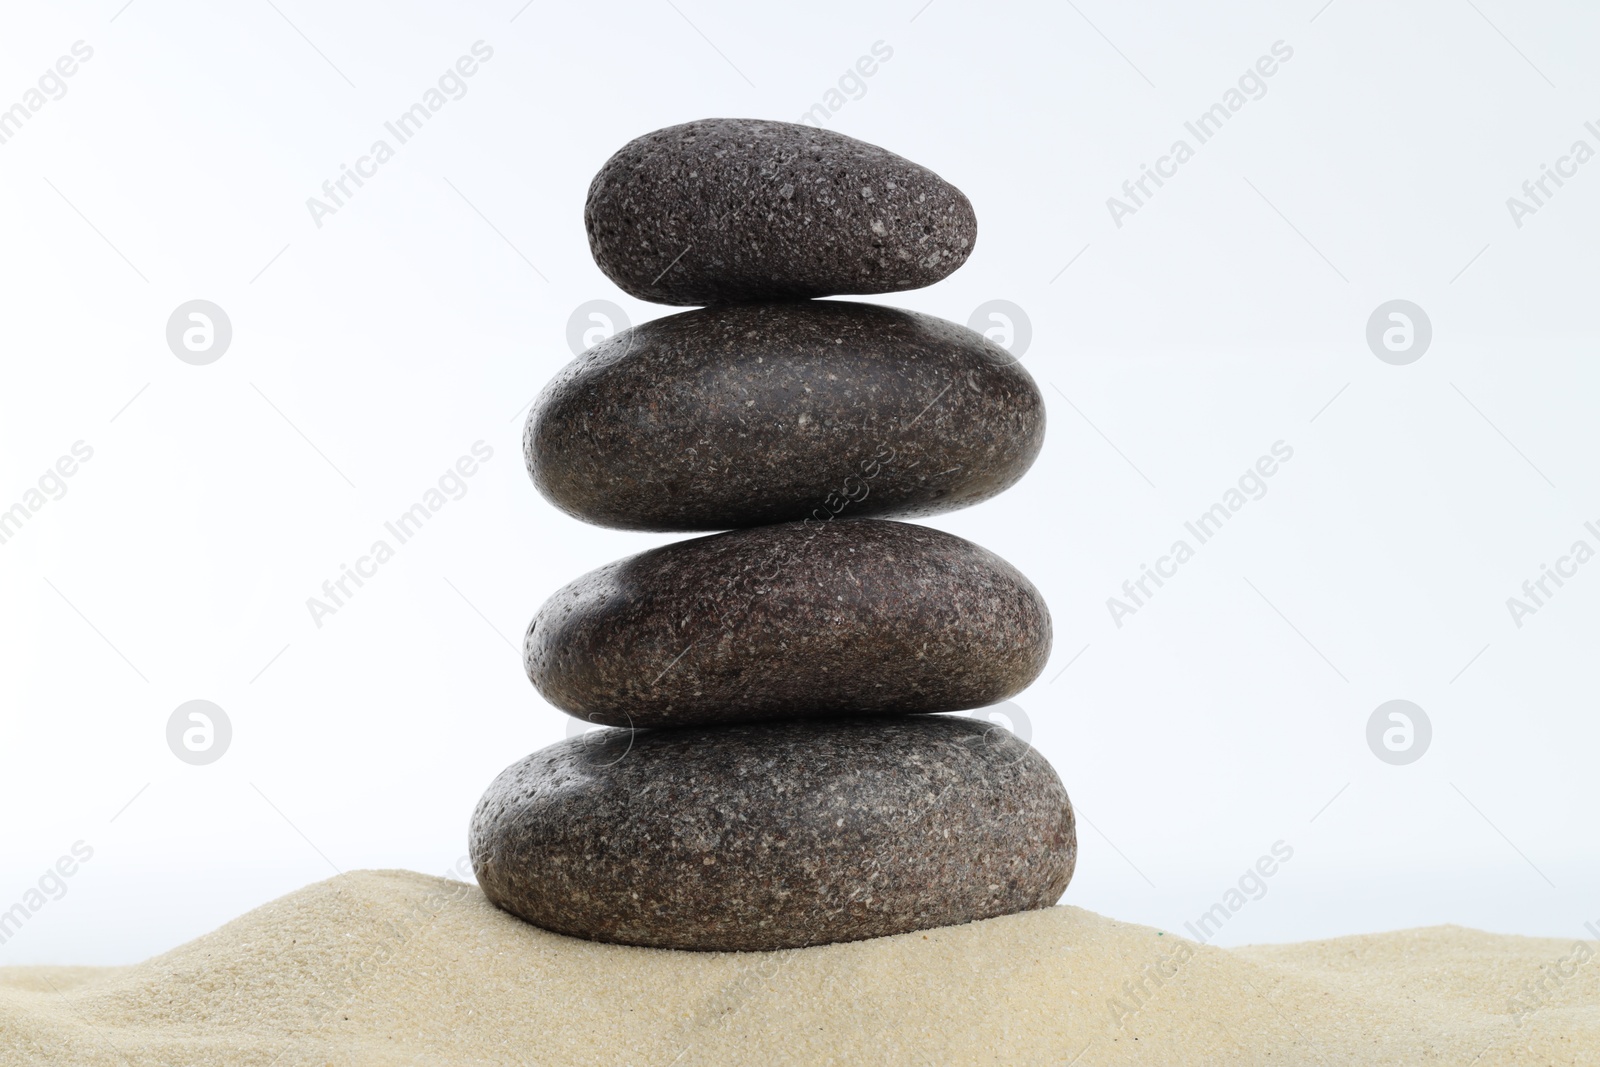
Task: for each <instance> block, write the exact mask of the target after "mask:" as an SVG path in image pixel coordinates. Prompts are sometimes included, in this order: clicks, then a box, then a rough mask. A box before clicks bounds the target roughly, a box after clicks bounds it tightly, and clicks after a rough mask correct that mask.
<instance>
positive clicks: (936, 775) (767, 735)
mask: <svg viewBox="0 0 1600 1067" xmlns="http://www.w3.org/2000/svg"><path fill="white" fill-rule="evenodd" d="M470 851H471V855H472V864H473V869H474V871H475V872H476V874H477V878H478V884H479V885H480V886H482V887H483V891H484V893H485V894H487V896H488V898H489V899H490V900H491V901H492V902H494V903H495V904H496V905H498V906H499V907H501V908H503V909H505V910H506V911H509V912H511V913H512V914H514V915H517V916H520V917H521V918H523V919H526V920H527V921H528V922H531V923H534V924H536V925H538V926H542V927H544V928H545V929H547V930H553V931H556V932H557V933H562V934H569V935H571V936H574V937H582V938H588V939H590V940H595V941H609V942H615V943H620V944H627V945H645V946H651V947H657V948H676V949H712V950H738V951H757V950H771V949H780V948H794V947H800V946H805V945H817V944H823V943H826V942H835V941H856V940H860V939H862V938H868V937H881V936H884V935H887V934H899V933H906V932H909V931H912V930H922V929H927V928H929V927H935V926H951V925H955V924H957V923H965V922H971V921H973V920H976V919H987V918H992V917H994V916H998V915H1008V914H1012V913H1015V912H1020V911H1028V910H1032V909H1035V908H1045V907H1049V906H1051V905H1052V904H1054V903H1055V902H1056V901H1057V900H1058V899H1059V898H1060V896H1061V894H1062V892H1063V891H1064V890H1065V889H1066V887H1067V883H1068V882H1069V881H1070V880H1071V878H1072V871H1073V866H1074V862H1075V860H1076V856H1077V840H1076V836H1075V828H1074V820H1073V813H1072V806H1071V804H1070V802H1069V801H1068V799H1067V794H1066V790H1065V789H1063V788H1062V785H1061V781H1060V779H1058V778H1057V777H1056V774H1055V772H1054V771H1053V770H1052V769H1051V767H1050V764H1049V763H1048V762H1047V761H1046V760H1045V759H1044V757H1042V756H1040V755H1039V754H1038V752H1036V751H1035V750H1033V749H1032V748H1029V747H1028V746H1027V745H1026V744H1024V743H1023V742H1021V741H1019V740H1017V739H1016V738H1014V737H1013V736H1012V735H1011V734H1010V733H1009V732H1007V731H1005V730H1004V729H1001V728H999V727H995V726H990V725H988V724H985V723H981V722H977V721H975V720H972V719H966V718H956V717H947V716H921V715H919V716H910V717H904V718H893V719H846V720H835V721H832V722H828V723H797V722H786V723H776V724H767V725H752V726H729V727H718V728H712V729H682V730H638V731H634V730H604V731H596V732H595V733H592V734H588V735H585V736H584V737H577V738H572V739H570V740H567V741H563V742H560V743H558V744H555V745H552V746H550V747H549V748H546V749H544V750H542V751H540V752H536V753H534V754H533V755H531V756H528V757H527V758H525V759H523V760H522V761H520V762H518V763H516V764H514V765H512V766H511V767H509V768H507V769H506V770H505V771H504V772H503V773H502V774H501V775H500V776H499V778H497V779H496V780H495V782H494V784H493V785H491V786H490V787H489V790H488V792H487V793H485V794H484V796H483V799H482V800H481V801H480V802H479V804H478V808H477V811H476V812H475V814H474V815H473V819H472V829H471V847H470Z"/></svg>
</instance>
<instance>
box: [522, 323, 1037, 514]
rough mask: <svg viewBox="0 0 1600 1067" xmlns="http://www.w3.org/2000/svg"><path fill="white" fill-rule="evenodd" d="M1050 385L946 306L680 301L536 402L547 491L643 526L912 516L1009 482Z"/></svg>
mask: <svg viewBox="0 0 1600 1067" xmlns="http://www.w3.org/2000/svg"><path fill="white" fill-rule="evenodd" d="M1044 430H1045V413H1044V400H1043V398H1042V397H1041V396H1040V394H1039V388H1038V386H1037V385H1035V384H1034V381H1033V378H1032V376H1031V375H1029V374H1028V372H1027V371H1026V370H1024V369H1023V368H1022V367H1021V366H1020V365H1019V364H1018V363H1017V362H1016V360H1014V359H1013V358H1012V357H1011V356H1010V355H1009V354H1008V353H1007V352H1006V350H1005V349H1003V348H1001V347H1000V346H999V345H997V344H995V343H994V342H993V341H990V340H988V339H987V338H985V337H983V336H982V335H980V334H978V333H976V332H974V331H972V330H969V329H967V328H966V327H965V326H960V325H957V324H956V323H953V322H947V321H945V320H944V319H939V318H935V317H933V316H931V315H922V314H918V313H916V312H911V311H901V310H899V309H896V308H887V307H878V306H875V305H872V304H859V303H849V302H845V301H832V300H825V301H803V302H795V303H779V304H756V305H739V306H730V307H720V308H705V309H701V310H697V311H687V312H682V313H680V314H677V315H671V316H668V317H666V318H662V319H656V320H654V321H652V322H647V323H644V324H642V325H640V326H637V327H634V328H633V329H631V330H627V331H624V332H623V333H620V334H618V335H616V336H614V337H611V338H609V339H607V340H605V341H602V342H600V343H599V344H597V345H596V346H595V347H593V348H592V349H590V350H589V351H588V352H586V353H584V354H583V355H581V356H579V357H578V358H577V359H576V360H574V361H573V362H572V363H571V364H569V365H568V366H567V367H566V368H565V369H564V370H563V371H562V372H561V373H560V374H558V375H557V376H556V377H555V379H553V380H552V381H551V382H550V383H549V385H547V386H546V387H545V390H544V392H543V393H542V394H541V395H540V397H539V399H538V400H537V401H536V402H535V404H534V406H533V408H532V411H531V412H530V414H529V417H528V422H527V430H526V433H525V434H524V435H523V450H524V456H525V458H526V460H527V464H528V470H529V473H530V474H531V475H532V477H533V480H534V484H535V485H537V486H538V488H539V491H540V492H541V493H543V494H544V496H545V497H546V498H547V499H548V500H550V502H551V503H553V504H555V505H556V506H557V507H559V508H561V509H562V510H563V511H566V512H568V513H569V514H571V515H573V516H575V517H577V518H579V519H583V520H585V521H587V522H592V523H597V524H599V525H602V526H612V527H620V528H624V529H638V530H726V529H729V528H731V527H740V526H760V525H766V524H769V523H775V522H785V521H789V520H798V519H804V518H807V517H812V518H824V517H827V516H829V515H832V514H835V513H843V514H847V515H849V516H852V517H855V516H880V517H900V518H914V517H918V516H923V515H932V514H935V513H938V512H944V511H950V510H953V509H956V508H963V507H966V506H968V505H970V504H975V503H977V502H979V501H982V500H986V499H988V498H989V497H992V496H994V495H995V494H997V493H1000V492H1002V491H1004V490H1005V489H1007V488H1009V487H1010V486H1012V485H1013V484H1015V483H1016V481H1017V480H1018V479H1019V478H1021V477H1022V475H1023V474H1024V473H1026V472H1027V470H1028V468H1029V467H1030V466H1031V465H1032V464H1033V461H1034V459H1035V458H1036V457H1037V456H1038V454H1039V450H1040V448H1041V447H1042V446H1043V444H1044Z"/></svg>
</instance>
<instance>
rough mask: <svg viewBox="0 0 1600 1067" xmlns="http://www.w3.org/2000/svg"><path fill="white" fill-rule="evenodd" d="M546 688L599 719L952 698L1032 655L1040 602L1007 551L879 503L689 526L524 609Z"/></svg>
mask: <svg viewBox="0 0 1600 1067" xmlns="http://www.w3.org/2000/svg"><path fill="white" fill-rule="evenodd" d="M524 653H525V660H526V664H527V668H528V677H529V678H531V679H532V680H533V683H534V684H535V685H536V686H537V687H538V689H539V692H540V693H542V694H543V695H544V697H545V699H546V700H548V701H550V703H552V704H554V705H555V706H556V707H558V708H561V709H562V710H563V711H566V712H567V713H569V714H571V715H574V716H577V717H579V718H582V719H586V720H588V721H589V722H594V723H600V724H602V725H607V726H641V727H643V726H684V725H694V724H706V723H718V722H739V721H755V720H762V719H774V718H818V717H823V716H830V715H841V714H852V713H866V714H880V713H907V712H922V711H960V710H963V709H966V708H976V707H984V706H986V705H989V704H995V703H999V702H1000V701H1002V700H1004V699H1006V698H1007V697H1009V696H1012V695H1014V694H1016V693H1018V692H1020V691H1021V690H1022V689H1024V688H1025V687H1026V686H1027V685H1028V683H1030V682H1032V681H1033V680H1034V678H1036V677H1038V675H1039V672H1040V671H1041V670H1043V669H1044V664H1045V660H1046V659H1047V658H1048V657H1049V654H1050V614H1049V611H1048V610H1047V609H1046V608H1045V604H1044V598H1043V597H1041V596H1040V595H1039V591H1038V590H1037V589H1035V588H1034V587H1033V584H1032V583H1031V582H1029V581H1028V579H1026V578H1024V577H1023V576H1022V574H1021V573H1019V572H1018V571H1017V570H1016V568H1014V567H1012V566H1011V564H1009V563H1007V562H1006V561H1005V560H1003V559H1001V558H1000V557H999V556H996V555H995V554H994V553H992V552H990V551H988V550H987V549H984V548H981V547H979V546H978V545H975V544H973V543H972V542H970V541H966V540H963V539H962V538H959V537H956V536H955V535H953V534H948V533H944V532H942V531H940V530H931V529H928V528H927V527H924V526H913V525H911V524H909V523H901V522H885V521H883V520H880V519H835V520H833V521H831V522H798V523H784V524H781V525H777V526H760V527H756V528H754V529H750V530H734V531H731V532H728V533H722V534H714V535H712V536H710V537H699V538H695V539H693V540H689V541H679V542H677V543H676V544H671V545H666V546H664V547H661V548H656V549H652V550H651V551H648V552H642V553H640V554H639V555H636V556H630V557H628V558H627V559H623V560H618V561H617V562H615V563H611V564H608V565H607V566H604V567H601V568H599V569H598V570H594V571H591V572H589V573H588V574H586V575H584V576H583V577H581V578H579V579H578V580H577V581H575V582H573V583H572V584H570V585H568V586H566V587H565V588H563V589H561V590H558V591H557V592H556V593H555V595H554V596H552V597H551V598H550V599H549V600H548V601H546V602H545V605H544V607H542V608H540V609H539V613H538V614H537V615H536V616H534V619H533V623H532V625H530V626H529V627H528V633H527V639H526V641H525V643H524Z"/></svg>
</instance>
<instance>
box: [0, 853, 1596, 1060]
mask: <svg viewBox="0 0 1600 1067" xmlns="http://www.w3.org/2000/svg"><path fill="white" fill-rule="evenodd" d="M1579 944H1581V943H1577V942H1567V941H1560V940H1545V939H1536V938H1522V937H1508V936H1500V935H1491V934H1484V933H1478V932H1476V931H1471V930H1464V929H1460V928H1455V927H1436V928H1429V929H1424V930H1411V931H1402V932H1399V933H1392V934H1379V935H1371V936H1364V937H1349V938H1339V939H1336V940H1332V941H1322V942H1309V943H1306V944H1300V945H1278V946H1258V947H1251V948H1244V949H1236V950H1222V949H1217V948H1212V947H1208V946H1204V945H1197V944H1195V943H1194V942H1191V941H1186V940H1184V939H1181V938H1178V937H1176V936H1174V935H1172V934H1170V933H1164V932H1161V931H1157V930H1153V929H1151V928H1149V927H1143V926H1136V925H1132V924H1128V923H1120V922H1116V921H1115V920H1112V919H1107V918H1104V917H1101V916H1099V915H1095V914H1094V913H1092V912H1087V911H1083V910H1081V909H1078V908H1072V907H1056V908H1051V909H1048V910H1045V911H1036V912H1029V913H1026V914H1022V915H1013V916H1007V917H1004V918H999V919H990V920H986V921H984V922H978V923H971V924H968V925H966V926H958V927H946V928H942V929H937V930H929V931H924V932H920V933H911V934H902V935H899V936H895V937H885V938H877V939H874V940H870V941H862V942H856V943H853V944H843V945H827V946H822V947H818V948H808V949H793V950H787V951H782V952H770V953H690V952H673V951H667V950H656V949H638V948H628V947H623V946H616V945H602V944H596V943H592V942H587V941H580V940H575V939H572V938H567V937H561V936H559V935H556V934H551V933H548V932H546V931H543V930H539V929H537V928H534V927H531V926H528V925H527V924H525V923H523V922H521V921H520V920H517V919H514V918H512V917H511V916H508V915H506V914H504V913H503V912H500V911H498V910H496V909H495V908H493V907H492V906H490V905H489V904H488V902H487V901H486V900H484V898H483V895H482V894H481V893H480V892H479V891H478V889H477V887H476V886H470V885H466V884H462V883H458V882H452V881H449V880H446V879H441V878H435V877H431V876H428V875H423V874H416V873H412V872H406V871H359V872H353V873H348V874H344V875H340V876H338V877H336V878H332V879H329V880H328V881H325V882H319V883H316V884H314V885H311V886H308V887H306V888H304V889H302V890H299V891H297V892H295V893H291V894H290V895H288V896H286V897H283V898H281V899H279V900H276V901H273V902H272V903H270V904H267V905H264V906H263V907H261V908H258V909H256V910H254V911H252V912H249V913H248V914H246V915H244V916H242V917H240V918H238V919H236V920H234V921H233V922H231V923H228V924H227V925H225V926H223V927H222V928H221V929H219V930H216V931H214V932H213V933H210V934H207V935H205V936H204V937H201V938H198V939H197V940H195V941H192V942H190V943H188V944H186V945H183V946H180V947H179V948H177V949H174V950H173V951H171V952H168V953H165V954H163V955H161V956H157V957H155V958H153V959H151V960H148V961H146V962H144V963H142V964H139V965H137V966H133V967H125V968H105V969H91V968H0V1064H4V1065H6V1067H10V1065H12V1064H41V1065H42V1064H50V1065H56V1064H63V1063H72V1064H84V1065H99V1064H105V1065H108V1067H109V1065H132V1067H144V1065H146V1064H149V1065H154V1064H169V1065H173V1067H190V1065H193V1067H201V1065H213V1064H218V1065H220V1064H228V1065H245V1067H252V1065H259V1067H293V1065H300V1064H317V1065H322V1064H350V1065H363V1067H365V1065H374V1067H378V1065H382V1067H389V1065H400V1064H408V1065H409V1064H452V1065H453V1064H527V1065H530V1067H531V1065H539V1067H547V1065H549V1067H556V1065H565V1064H638V1065H660V1067H667V1065H673V1067H690V1065H692V1064H735V1063H761V1064H764V1065H765V1064H841V1065H843V1064H851V1065H855V1064H979V1063H982V1064H1055V1065H1061V1064H1068V1063H1071V1064H1074V1065H1075V1067H1096V1065H1101V1064H1161V1065H1166V1067H1174V1065H1179V1064H1216V1063H1226V1064H1257V1063H1262V1064H1266V1063H1270V1064H1352V1063H1356V1064H1365V1063H1372V1064H1378V1063H1383V1064H1423V1063H1440V1064H1468V1063H1475V1064H1477V1065H1478V1067H1492V1065H1496V1064H1512V1063H1517V1064H1600V966H1595V965H1594V964H1595V962H1596V957H1597V956H1600V953H1597V952H1595V951H1593V950H1594V946H1593V945H1587V946H1585V951H1586V952H1587V953H1588V954H1587V955H1584V954H1583V953H1579V952H1577V951H1576V947H1577V946H1578V945H1579ZM1580 955H1581V956H1583V958H1582V959H1578V958H1577V957H1578V956H1580Z"/></svg>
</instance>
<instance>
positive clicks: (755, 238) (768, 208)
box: [583, 119, 978, 304]
mask: <svg viewBox="0 0 1600 1067" xmlns="http://www.w3.org/2000/svg"><path fill="white" fill-rule="evenodd" d="M583 219H584V225H585V227H586V228H587V229H588V231H589V248H590V251H592V252H593V253H594V258H595V262H596V263H598V264H599V265H600V269H601V270H603V271H605V273H606V275H607V277H609V278H610V279H611V280H612V281H614V282H616V283H617V284H618V285H619V286H621V287H622V288H623V289H625V290H627V291H628V292H629V293H631V294H632V295H634V296H636V297H638V298H639V299H641V300H650V301H654V302H655V303H658V304H721V303H731V302H741V301H751V300H772V299H781V298H786V297H811V296H829V295H834V294H840V293H892V292H896V291H898V290H902V289H918V288H921V287H922V286H924V285H932V284H933V283H934V282H936V281H938V280H939V279H941V278H943V277H945V276H946V275H948V274H949V273H950V272H951V271H953V270H955V269H956V268H957V267H959V266H961V264H962V263H963V262H965V261H966V258H967V255H968V254H969V253H970V252H971V251H972V245H973V242H975V241H976V240H977V236H978V220H977V217H976V216H975V215H974V214H973V212H972V205H971V204H970V203H969V202H968V201H967V198H966V197H965V196H963V195H962V193H961V190H959V189H957V188H956V187H955V186H953V185H951V184H950V183H949V182H946V181H945V180H944V179H942V178H940V177H939V176H938V175H937V174H935V173H933V172H932V171H931V170H928V169H927V168H925V167H919V166H918V165H917V164H915V163H912V162H911V161H909V160H906V159H902V158H900V157H899V156H897V155H895V154H894V153H892V152H887V151H885V150H884V149H882V148H879V147H877V146H876V145H870V144H867V143H866V142H865V141H858V140H856V139H855V138H853V137H846V136H845V135H843V134H840V133H834V132H833V131H831V130H822V129H816V128H814V127H811V126H804V125H800V124H797V123H792V122H769V121H766V120H763V119H702V120H700V121H698V122H688V123H684V124H683V125H681V126H669V127H667V128H666V129H663V130H656V131H655V132H654V133H647V134H645V135H644V136H643V137H640V138H637V139H636V140H633V141H630V142H628V144H626V145H624V146H623V147H622V149H621V150H620V151H619V152H617V154H616V155H614V156H612V157H611V158H610V159H609V160H607V161H606V164H605V166H603V167H601V168H600V173H599V174H596V175H595V178H594V181H593V183H591V184H590V186H589V201H588V204H587V205H586V206H585V208H584V213H583Z"/></svg>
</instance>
